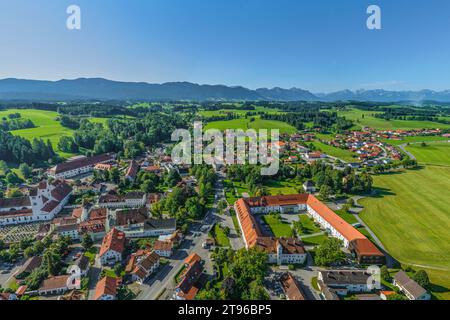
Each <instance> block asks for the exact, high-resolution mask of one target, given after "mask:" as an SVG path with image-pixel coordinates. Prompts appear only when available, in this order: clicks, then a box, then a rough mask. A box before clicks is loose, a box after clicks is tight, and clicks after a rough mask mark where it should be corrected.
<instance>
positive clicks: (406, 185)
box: [360, 143, 450, 299]
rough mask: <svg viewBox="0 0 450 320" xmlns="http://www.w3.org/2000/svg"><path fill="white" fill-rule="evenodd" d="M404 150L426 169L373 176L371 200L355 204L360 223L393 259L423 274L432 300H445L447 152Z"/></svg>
mask: <svg viewBox="0 0 450 320" xmlns="http://www.w3.org/2000/svg"><path fill="white" fill-rule="evenodd" d="M409 150H410V151H411V152H412V153H413V154H414V155H415V156H416V157H417V158H418V161H419V162H420V163H421V164H425V163H426V164H427V165H426V166H424V167H422V168H421V169H417V170H409V171H400V172H397V173H393V174H386V175H379V176H375V177H374V187H375V188H376V190H377V195H376V196H373V197H370V198H365V199H363V200H361V201H360V203H361V204H362V205H363V206H364V207H365V209H364V211H363V212H362V214H361V217H362V219H363V220H364V221H365V222H366V223H367V224H368V225H369V226H370V228H371V229H372V230H373V231H374V232H375V234H376V235H377V236H378V237H379V238H380V240H381V241H382V242H383V244H384V245H385V246H386V248H387V250H388V251H389V252H390V253H391V254H392V255H393V257H394V258H396V259H397V260H399V261H400V262H401V263H403V264H407V265H411V266H412V267H413V268H415V269H425V270H426V271H427V272H428V273H429V275H430V278H431V281H432V283H433V285H434V286H433V288H432V292H433V294H434V295H435V296H436V297H437V298H440V299H444V298H446V299H450V255H449V253H450V232H449V231H448V227H449V226H450V210H449V208H450V166H449V165H450V157H449V151H450V149H449V148H448V144H444V143H443V144H433V145H431V146H429V147H420V146H411V147H409Z"/></svg>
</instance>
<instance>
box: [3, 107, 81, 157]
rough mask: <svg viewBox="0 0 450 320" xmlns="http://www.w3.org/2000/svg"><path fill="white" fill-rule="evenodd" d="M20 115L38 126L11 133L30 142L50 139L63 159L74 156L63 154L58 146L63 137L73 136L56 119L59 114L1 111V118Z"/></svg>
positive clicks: (23, 110) (27, 110)
mask: <svg viewBox="0 0 450 320" xmlns="http://www.w3.org/2000/svg"><path fill="white" fill-rule="evenodd" d="M16 112H18V113H20V114H21V115H22V118H23V119H30V120H31V121H33V123H34V124H35V125H36V128H31V129H23V130H15V131H12V132H11V133H12V134H14V135H17V136H21V137H23V138H26V139H28V140H33V139H34V138H42V139H44V141H46V140H47V139H49V140H50V141H51V143H52V145H53V148H54V149H55V150H56V151H58V153H59V154H60V155H61V156H63V157H68V156H72V155H71V154H67V153H63V152H61V151H59V150H58V148H57V145H58V141H59V138H60V137H62V136H71V135H72V130H70V129H68V128H64V127H63V126H62V125H61V124H60V123H59V122H58V121H56V118H57V117H58V114H57V113H56V112H53V111H43V110H34V109H20V110H19V109H9V110H7V111H0V117H5V116H7V115H8V114H11V113H16Z"/></svg>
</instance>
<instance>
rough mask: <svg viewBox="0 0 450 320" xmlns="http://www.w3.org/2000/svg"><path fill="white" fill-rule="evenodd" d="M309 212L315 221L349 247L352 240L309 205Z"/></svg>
mask: <svg viewBox="0 0 450 320" xmlns="http://www.w3.org/2000/svg"><path fill="white" fill-rule="evenodd" d="M308 214H309V215H310V216H311V217H312V218H313V219H314V221H315V222H317V223H318V224H320V226H321V227H322V228H323V229H325V230H327V231H328V232H329V235H330V236H332V237H334V238H337V239H339V240H342V242H343V243H344V247H346V248H348V246H349V244H350V242H349V241H348V239H347V238H345V237H344V236H343V235H342V234H340V233H339V232H338V231H337V230H336V229H335V228H334V227H333V226H332V225H331V224H329V223H328V221H326V220H325V219H324V218H323V217H322V216H321V215H320V214H318V213H317V212H316V211H315V210H314V209H313V208H311V207H310V206H308Z"/></svg>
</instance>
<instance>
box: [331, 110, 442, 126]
mask: <svg viewBox="0 0 450 320" xmlns="http://www.w3.org/2000/svg"><path fill="white" fill-rule="evenodd" d="M375 113H380V112H374V111H363V110H357V109H349V110H345V111H339V112H338V115H339V116H344V117H345V118H347V119H348V120H352V121H354V122H355V125H357V126H359V127H370V128H374V129H379V130H391V129H404V130H409V129H422V128H432V129H436V128H442V129H446V128H450V125H448V124H442V123H437V122H431V121H408V120H390V121H387V120H384V119H378V118H375V117H374V116H373V114H375Z"/></svg>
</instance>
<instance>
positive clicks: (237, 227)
mask: <svg viewBox="0 0 450 320" xmlns="http://www.w3.org/2000/svg"><path fill="white" fill-rule="evenodd" d="M231 210H232V213H231V218H232V219H233V225H234V230H236V233H237V234H238V235H239V236H240V235H241V228H240V227H239V221H238V218H237V215H236V212H235V211H234V209H231Z"/></svg>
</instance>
